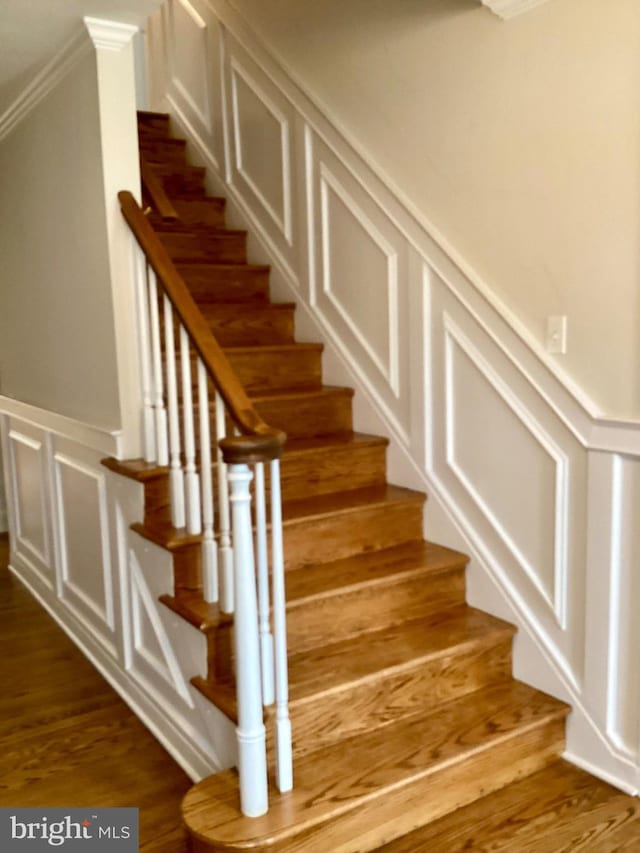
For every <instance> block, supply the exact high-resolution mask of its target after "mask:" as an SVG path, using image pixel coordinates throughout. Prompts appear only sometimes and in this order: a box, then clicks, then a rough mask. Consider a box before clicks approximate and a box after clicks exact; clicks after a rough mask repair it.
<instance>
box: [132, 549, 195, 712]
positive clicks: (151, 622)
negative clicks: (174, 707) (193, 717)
mask: <svg viewBox="0 0 640 853" xmlns="http://www.w3.org/2000/svg"><path fill="white" fill-rule="evenodd" d="M129 571H130V577H131V586H130V593H131V622H132V638H133V665H132V670H133V671H136V673H137V674H138V676H139V677H140V678H141V679H145V680H148V681H149V682H153V681H154V680H155V677H159V678H160V679H162V680H163V681H164V682H165V684H166V685H169V686H170V687H171V688H173V690H175V691H176V693H177V694H178V695H179V696H180V698H181V699H182V700H183V701H184V702H185V703H186V704H187V705H188V706H189V707H193V702H192V700H191V696H190V694H189V689H188V687H187V684H186V682H185V679H184V676H183V674H182V671H181V669H180V665H179V663H178V659H177V657H176V654H175V652H174V650H173V648H172V646H171V642H170V640H169V637H168V636H167V632H166V631H165V628H164V625H163V622H162V618H161V617H160V613H159V605H158V603H157V596H156V595H154V594H153V593H152V592H151V589H150V588H149V585H148V583H147V581H146V579H145V576H144V574H143V572H142V568H141V566H140V562H139V561H138V558H137V556H136V554H135V552H134V550H133V549H130V551H129Z"/></svg>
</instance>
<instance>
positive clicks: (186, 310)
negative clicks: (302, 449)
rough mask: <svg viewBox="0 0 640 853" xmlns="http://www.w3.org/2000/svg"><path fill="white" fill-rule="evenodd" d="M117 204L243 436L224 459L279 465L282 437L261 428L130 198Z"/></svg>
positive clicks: (228, 442) (122, 196) (229, 444)
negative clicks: (270, 461) (272, 462)
mask: <svg viewBox="0 0 640 853" xmlns="http://www.w3.org/2000/svg"><path fill="white" fill-rule="evenodd" d="M118 200H119V201H120V207H121V209H122V214H123V216H124V218H125V219H126V221H127V223H128V224H129V227H130V228H131V230H132V231H133V234H134V236H135V238H136V240H137V241H138V245H139V246H140V248H141V249H142V251H143V252H144V254H145V256H146V258H147V262H148V263H149V264H150V265H151V267H152V268H153V270H154V272H155V274H156V276H157V278H158V281H159V282H160V284H161V287H162V289H163V291H164V292H165V293H166V294H167V296H168V297H169V300H170V301H171V304H172V305H173V308H174V310H175V311H176V313H177V315H178V316H179V318H180V320H181V322H182V325H183V326H184V328H185V330H186V332H187V334H188V336H189V339H190V340H191V343H192V345H193V347H194V348H195V350H196V352H197V353H198V355H199V356H200V358H201V359H202V361H203V363H204V366H205V369H206V371H207V373H208V374H209V376H210V378H211V379H212V381H213V384H214V385H215V387H216V389H217V391H218V392H219V394H220V396H221V397H222V399H223V400H224V402H225V405H226V407H227V410H228V411H229V414H230V415H231V417H232V419H233V421H234V423H235V424H236V426H237V427H238V429H239V430H240V432H241V433H242V435H241V436H238V437H237V438H233V437H229V438H227V439H225V456H226V455H227V454H229V456H230V457H233V461H234V462H238V463H246V464H251V463H253V462H256V461H262V462H266V461H269V460H271V459H278V458H279V457H280V455H281V453H282V448H283V446H284V443H285V441H286V435H285V433H283V432H282V431H281V430H278V429H275V428H274V427H271V426H269V425H268V424H267V423H265V421H263V420H262V418H261V417H260V415H259V414H258V412H257V411H256V410H255V408H254V407H253V404H252V402H251V400H250V399H249V397H248V396H247V393H246V391H245V390H244V388H243V386H242V383H241V382H240V380H239V379H238V377H237V376H236V374H235V371H234V370H233V368H232V366H231V364H230V363H229V360H228V359H227V357H226V355H225V354H224V351H223V349H222V347H221V346H220V344H219V343H218V341H217V340H216V338H215V337H214V335H213V333H212V332H211V329H210V328H209V325H208V323H207V321H206V320H205V318H204V317H203V315H202V313H201V312H200V309H199V308H198V306H197V305H196V303H195V302H194V300H193V297H192V296H191V293H190V292H189V288H188V287H187V285H186V284H185V282H184V280H183V278H182V276H181V275H180V273H179V272H178V270H177V269H176V268H175V266H174V263H173V261H172V260H171V258H170V257H169V254H168V252H167V250H166V249H165V248H164V246H163V245H162V243H161V242H160V240H159V239H158V237H157V235H156V233H155V231H154V230H153V228H152V227H151V225H150V224H149V222H148V220H147V218H146V217H145V215H144V213H143V211H142V209H141V208H140V207H139V206H138V204H137V202H136V200H135V199H134V197H133V196H132V195H131V193H130V192H128V191H127V190H123V191H122V192H119V193H118Z"/></svg>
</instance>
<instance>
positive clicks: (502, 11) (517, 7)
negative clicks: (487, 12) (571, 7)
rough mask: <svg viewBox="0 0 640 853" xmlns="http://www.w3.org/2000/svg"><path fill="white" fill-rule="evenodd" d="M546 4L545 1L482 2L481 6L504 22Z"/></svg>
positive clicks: (506, 0) (494, 0) (483, 0)
mask: <svg viewBox="0 0 640 853" xmlns="http://www.w3.org/2000/svg"><path fill="white" fill-rule="evenodd" d="M546 2H547V0H482V5H483V6H487V7H488V8H489V9H491V11H492V12H493V13H494V14H496V15H497V16H498V17H499V18H502V20H503V21H506V20H508V19H509V18H515V16H516V15H521V14H522V13H523V12H528V11H529V10H530V9H533V8H534V7H535V6H540V5H541V4H542V3H546Z"/></svg>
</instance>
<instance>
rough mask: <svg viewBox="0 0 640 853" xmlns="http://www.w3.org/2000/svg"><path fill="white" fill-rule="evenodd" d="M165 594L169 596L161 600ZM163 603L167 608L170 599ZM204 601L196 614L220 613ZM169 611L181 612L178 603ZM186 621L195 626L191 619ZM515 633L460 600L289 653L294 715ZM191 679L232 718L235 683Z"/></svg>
mask: <svg viewBox="0 0 640 853" xmlns="http://www.w3.org/2000/svg"><path fill="white" fill-rule="evenodd" d="M165 598H168V597H163V599H162V600H163V601H164V600H165ZM165 603H168V604H169V606H171V604H170V603H169V602H167V601H165ZM202 605H204V602H203V603H202ZM202 605H200V609H199V612H201V613H203V614H204V613H205V612H206V611H205V607H209V608H212V610H211V615H214V614H215V616H216V617H217V616H218V613H217V610H216V609H215V605H204V606H202ZM178 606H179V605H178ZM172 609H174V610H175V611H176V612H179V610H178V608H177V607H172ZM189 621H190V622H191V624H196V620H195V619H194V618H191V619H190V620H189ZM207 627H209V626H208V625H207ZM203 630H204V629H203ZM515 631H516V629H515V627H514V626H513V625H511V624H509V623H508V622H504V621H503V620H502V619H497V618H496V617H493V616H490V615H489V614H488V613H484V612H483V611H481V610H476V609H475V608H473V607H469V606H468V605H466V604H462V605H459V606H458V607H453V608H451V610H449V611H447V612H444V613H439V614H437V615H436V616H432V617H431V618H427V619H420V620H415V621H413V622H403V623H402V624H400V625H395V626H393V627H391V628H385V629H383V630H381V631H372V632H370V633H367V634H361V635H359V636H357V637H351V638H349V639H347V640H343V641H342V642H339V643H333V644H330V645H326V646H320V647H317V648H314V649H309V650H308V651H306V652H303V653H302V654H299V655H297V654H289V702H290V710H291V712H292V713H293V712H294V711H295V707H296V705H297V704H298V703H300V702H305V701H308V700H309V699H312V698H313V699H315V698H317V697H318V696H327V695H328V694H334V695H335V694H336V692H338V691H340V690H344V689H350V688H352V687H353V686H354V685H356V684H358V683H359V682H360V683H361V682H363V681H377V680H381V679H383V678H384V677H385V676H386V675H388V674H389V673H390V672H391V671H394V670H395V671H406V670H410V669H412V668H415V667H417V666H420V665H421V664H426V663H428V662H430V661H433V660H435V659H436V658H441V657H445V656H448V657H451V656H453V655H455V654H458V655H460V654H465V653H469V652H471V651H473V650H477V649H480V648H487V647H490V646H494V645H497V644H498V643H500V642H503V641H505V640H509V639H511V638H512V637H513V635H514V634H515ZM194 683H196V686H197V687H198V689H200V690H201V692H203V693H204V694H205V695H207V696H209V698H210V699H211V700H212V701H214V702H215V703H216V704H217V705H218V707H220V708H221V710H223V711H224V712H225V713H227V714H228V715H229V716H230V717H231V718H232V719H233V720H236V698H235V689H234V687H233V685H231V684H226V683H224V682H223V683H213V684H208V683H207V682H206V681H205V679H200V678H198V679H194ZM273 712H274V711H273V708H269V709H267V713H269V714H272V713H273Z"/></svg>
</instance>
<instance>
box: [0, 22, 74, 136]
mask: <svg viewBox="0 0 640 853" xmlns="http://www.w3.org/2000/svg"><path fill="white" fill-rule="evenodd" d="M90 50H91V42H90V41H88V40H87V35H86V32H85V31H84V29H81V30H79V31H78V32H76V33H75V34H74V35H73V36H72V38H71V39H69V41H68V42H67V43H66V44H65V45H64V46H63V47H62V48H61V49H60V50H59V51H58V52H57V53H56V55H55V56H54V57H53V59H51V60H50V61H49V62H47V64H46V65H45V66H44V67H43V68H42V69H41V70H40V71H39V72H38V73H37V74H36V76H35V77H34V78H33V79H32V80H31V82H30V83H28V84H27V86H26V87H25V88H24V89H23V90H22V92H20V94H19V95H18V96H17V97H16V98H15V99H14V101H13V103H11V104H10V105H9V106H8V107H7V109H6V110H5V111H4V112H3V113H2V114H1V115H0V141H2V140H3V139H4V138H5V136H7V135H8V134H9V133H11V131H12V130H13V129H14V128H15V127H16V125H18V124H19V123H20V122H21V121H22V120H23V119H24V118H26V116H27V115H28V114H29V113H30V112H31V110H33V109H35V107H36V106H37V105H38V104H39V103H40V101H42V100H43V98H45V97H46V96H47V95H48V94H49V92H51V90H52V89H54V88H55V87H56V86H57V85H58V83H59V82H60V80H62V78H63V77H64V76H65V75H66V74H68V72H69V71H70V70H71V69H72V68H73V67H74V65H76V64H77V63H78V62H79V61H80V59H81V58H82V57H83V56H84V55H85V54H88V53H89V52H90Z"/></svg>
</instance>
